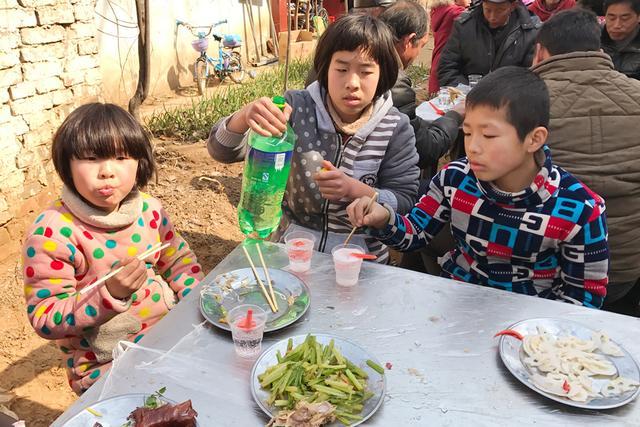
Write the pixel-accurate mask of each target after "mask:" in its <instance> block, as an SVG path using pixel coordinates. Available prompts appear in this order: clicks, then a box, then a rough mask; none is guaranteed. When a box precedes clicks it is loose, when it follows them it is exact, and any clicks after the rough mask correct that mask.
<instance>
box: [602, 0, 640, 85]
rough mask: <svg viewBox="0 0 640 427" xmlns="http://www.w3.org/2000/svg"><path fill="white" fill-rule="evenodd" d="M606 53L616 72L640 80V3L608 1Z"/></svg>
mask: <svg viewBox="0 0 640 427" xmlns="http://www.w3.org/2000/svg"><path fill="white" fill-rule="evenodd" d="M604 10H605V16H604V18H605V24H604V28H603V30H602V50H604V52H605V53H606V54H607V55H609V56H610V57H611V60H612V61H613V66H614V67H615V69H616V70H618V71H620V72H621V73H623V74H626V75H627V76H628V77H631V78H633V79H638V80H640V0H605V2H604Z"/></svg>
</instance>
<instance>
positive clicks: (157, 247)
mask: <svg viewBox="0 0 640 427" xmlns="http://www.w3.org/2000/svg"><path fill="white" fill-rule="evenodd" d="M169 246H171V244H170V243H165V244H164V245H163V244H162V242H158V243H156V244H155V245H153V246H152V247H150V248H149V249H147V250H146V251H144V252H142V253H141V254H140V255H138V256H137V258H138V259H139V260H140V261H143V260H144V259H145V258H146V257H148V256H150V255H153V254H155V253H156V252H160V251H161V250H163V249H165V248H168V247H169ZM123 268H124V267H118V268H116V269H115V270H113V271H112V272H111V273H109V274H107V275H106V276H104V277H102V278H101V279H98V280H96V281H95V282H94V283H92V284H91V285H89V286H87V287H86V288H82V289H81V290H80V294H86V293H87V292H89V291H90V290H91V289H93V288H95V287H96V286H100V285H102V284H103V283H104V282H106V281H107V280H109V279H110V278H112V277H113V276H115V275H116V274H118V273H119V272H121V271H122V269H123Z"/></svg>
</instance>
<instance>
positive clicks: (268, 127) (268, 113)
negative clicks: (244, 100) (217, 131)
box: [227, 96, 292, 136]
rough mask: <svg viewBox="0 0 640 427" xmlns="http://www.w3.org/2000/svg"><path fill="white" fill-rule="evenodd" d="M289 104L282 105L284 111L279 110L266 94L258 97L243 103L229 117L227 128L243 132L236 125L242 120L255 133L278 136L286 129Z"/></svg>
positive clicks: (289, 110) (289, 112) (289, 114)
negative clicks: (243, 104)
mask: <svg viewBox="0 0 640 427" xmlns="http://www.w3.org/2000/svg"><path fill="white" fill-rule="evenodd" d="M291 111H292V110H291V106H290V105H289V104H285V105H284V111H281V110H280V109H279V108H278V106H277V105H276V104H274V103H273V101H272V100H271V99H270V98H267V97H266V96H264V97H262V98H258V99H256V100H255V101H253V102H251V103H249V104H247V105H245V106H244V107H243V108H242V109H241V110H240V111H238V112H237V113H236V114H234V115H233V116H232V117H231V120H229V122H228V123H227V129H228V130H231V131H232V132H238V131H240V132H238V133H244V132H246V130H247V128H246V127H245V128H244V130H242V129H240V128H239V127H237V125H239V123H237V122H244V125H245V126H248V127H249V128H251V130H253V131H254V132H255V133H257V134H259V135H262V136H279V135H282V134H283V133H284V132H285V131H286V130H287V121H288V120H289V117H290V116H291Z"/></svg>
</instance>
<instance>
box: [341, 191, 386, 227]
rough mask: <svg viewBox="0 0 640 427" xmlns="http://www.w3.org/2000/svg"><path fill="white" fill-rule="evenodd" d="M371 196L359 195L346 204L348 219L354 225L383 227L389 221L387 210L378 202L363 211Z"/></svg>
mask: <svg viewBox="0 0 640 427" xmlns="http://www.w3.org/2000/svg"><path fill="white" fill-rule="evenodd" d="M370 201H371V198H369V197H360V198H359V199H356V200H354V201H353V202H351V204H350V205H349V206H347V214H348V215H349V221H351V224H352V225H353V226H354V227H371V228H384V226H385V225H387V223H388V222H389V211H388V210H387V209H386V208H385V207H384V206H382V205H380V204H378V203H373V204H372V205H371V208H369V212H365V210H366V209H367V205H369V202H370Z"/></svg>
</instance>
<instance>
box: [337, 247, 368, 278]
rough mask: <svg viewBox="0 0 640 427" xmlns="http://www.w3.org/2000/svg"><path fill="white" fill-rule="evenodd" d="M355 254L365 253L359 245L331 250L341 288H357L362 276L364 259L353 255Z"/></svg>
mask: <svg viewBox="0 0 640 427" xmlns="http://www.w3.org/2000/svg"><path fill="white" fill-rule="evenodd" d="M353 252H356V253H362V254H363V253H365V252H364V249H362V248H361V247H360V246H358V245H338V246H336V247H334V248H333V249H332V250H331V255H333V266H334V268H335V270H336V283H337V284H338V285H339V286H355V285H356V284H357V283H358V276H360V268H361V267H362V258H358V257H355V256H353V255H351V254H352V253H353Z"/></svg>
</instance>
